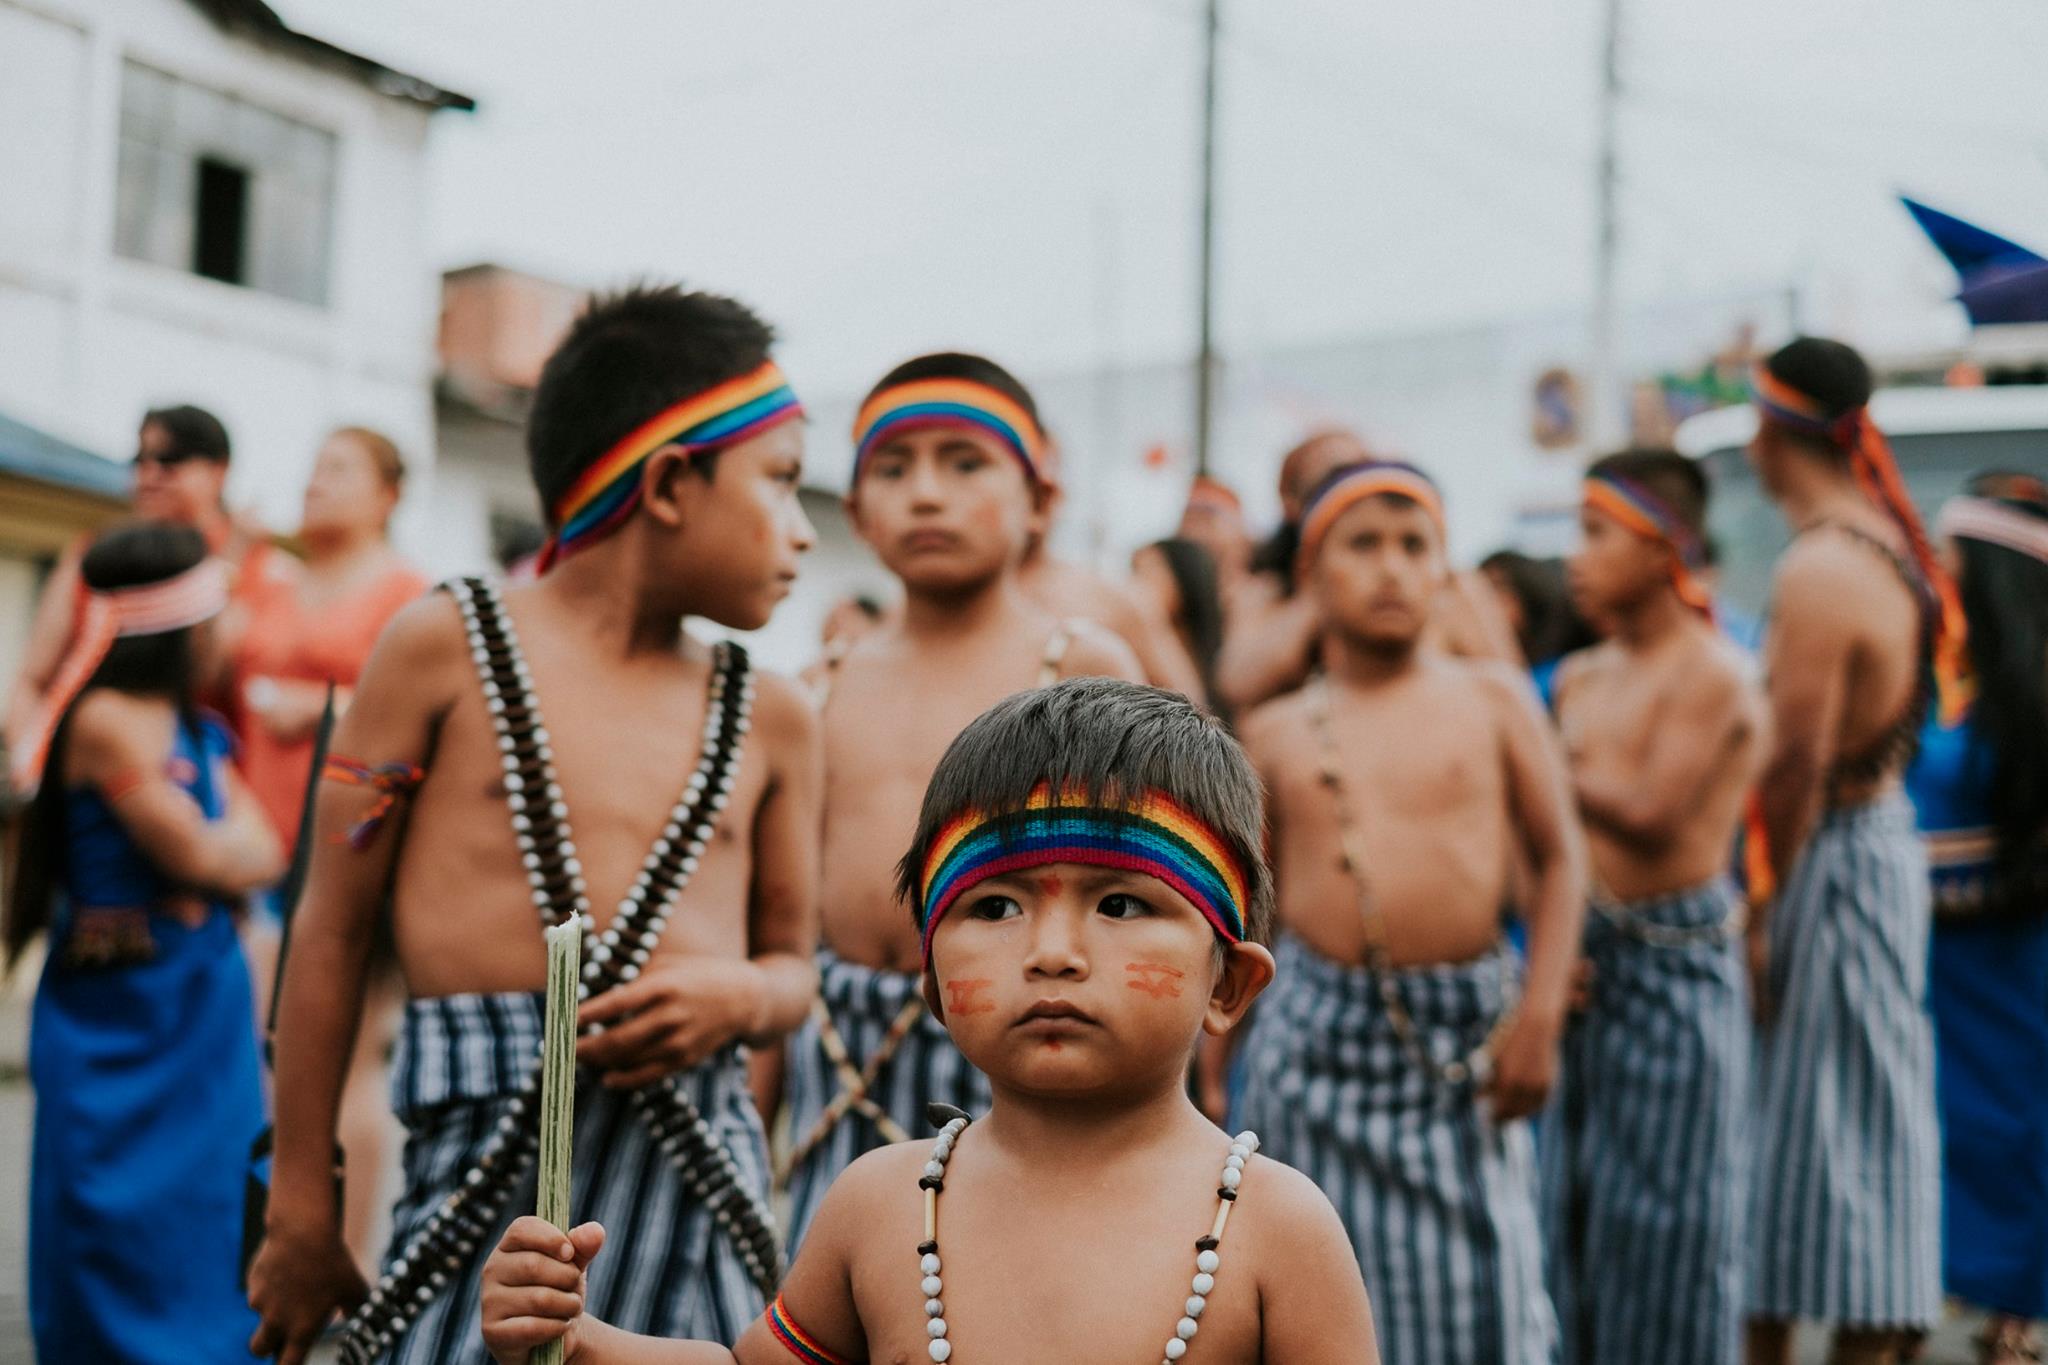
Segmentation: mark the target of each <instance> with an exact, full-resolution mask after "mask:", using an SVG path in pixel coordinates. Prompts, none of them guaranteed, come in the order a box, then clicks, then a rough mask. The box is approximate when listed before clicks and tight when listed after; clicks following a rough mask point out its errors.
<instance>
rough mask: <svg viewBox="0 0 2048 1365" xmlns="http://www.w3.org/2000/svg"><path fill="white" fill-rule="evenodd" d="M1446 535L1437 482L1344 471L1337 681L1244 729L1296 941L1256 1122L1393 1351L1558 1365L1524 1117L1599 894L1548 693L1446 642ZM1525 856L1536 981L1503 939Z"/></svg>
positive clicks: (1321, 583)
mask: <svg viewBox="0 0 2048 1365" xmlns="http://www.w3.org/2000/svg"><path fill="white" fill-rule="evenodd" d="M1444 541H1445V536H1444V514H1443V500H1442V496H1441V495H1440V494H1439V493H1438V491H1437V488H1436V485H1435V484H1434V483H1433V482H1432V481H1431V480H1430V479H1429V477H1428V476H1427V475H1425V474H1424V473H1423V472H1422V471H1421V470H1419V469H1417V468H1415V467H1414V466H1413V465H1409V464H1403V463H1398V462H1394V461H1365V462H1362V463H1358V464H1352V465H1347V466H1343V467H1340V468H1338V469H1337V470H1335V471H1333V472H1332V473H1330V474H1329V475H1328V476H1327V477H1326V478H1325V479H1324V480H1323V481H1322V483H1321V484H1320V485H1318V486H1317V487H1316V489H1315V490H1314V491H1313V492H1312V493H1311V494H1310V496H1309V497H1308V499H1307V501H1306V503H1305V505H1304V511H1303V515H1302V522H1301V543H1300V547H1299V550H1298V551H1297V553H1298V556H1299V558H1298V561H1297V562H1298V565H1299V570H1300V572H1299V582H1300V585H1301V591H1303V592H1306V593H1309V594H1311V597H1312V600H1313V601H1314V603H1315V604H1316V607H1317V610H1318V612H1319V614H1320V617H1321V621H1322V626H1321V640H1320V643H1319V646H1318V657H1319V658H1320V659H1321V671H1320V672H1319V673H1317V674H1314V675H1311V677H1310V679H1309V681H1308V683H1307V685H1306V686H1305V687H1303V688H1302V690H1301V691H1299V692H1297V693H1295V694H1293V695H1291V696H1288V697H1285V698H1282V699H1281V700H1279V701H1275V702H1270V703H1268V704H1267V705H1265V706H1263V707H1261V708H1259V709H1258V710H1256V711H1254V712H1252V713H1251V714H1250V715H1249V716H1247V717H1246V718H1245V721H1244V724H1243V729H1242V734H1243V736H1244V740H1245V748H1246V749H1247V751H1249V753H1250V754H1251V756H1252V760H1253V761H1254V762H1255V763H1256V764H1257V765H1258V768H1259V771H1260V773H1261V775H1262V776H1264V778H1265V779H1266V787H1267V791H1268V792H1269V794H1270V799H1271V801H1272V831H1273V833H1272V841H1273V843H1272V846H1273V850H1274V859H1275V866H1276V875H1277V877H1278V881H1279V890H1280V922H1281V924H1282V925H1283V926H1285V928H1286V930H1287V934H1288V936H1287V937H1286V938H1284V939H1283V940H1282V942H1281V944H1280V949H1279V958H1280V973H1281V975H1280V984H1279V986H1278V987H1277V988H1276V989H1275V990H1274V992H1273V993H1272V996H1271V998H1269V999H1268V1000H1267V1001H1266V1002H1265V1003H1264V1004H1263V1005H1262V1006H1261V1007H1260V1010H1259V1013H1258V1017H1257V1019H1256V1020H1255V1021H1254V1023H1253V1025H1252V1028H1251V1034H1250V1037H1249V1038H1248V1039H1247V1041H1246V1043H1245V1057H1244V1060H1245V1068H1244V1071H1245V1077H1246V1079H1245V1085H1244V1089H1243V1092H1242V1094H1241V1095H1240V1097H1239V1102H1238V1105H1237V1108H1236V1110H1235V1111H1234V1112H1235V1115H1236V1117H1234V1118H1233V1120H1232V1121H1233V1123H1241V1124H1242V1125H1243V1126H1245V1127H1247V1128H1254V1129H1257V1130H1258V1131H1259V1132H1260V1133H1261V1134H1262V1135H1263V1136H1264V1137H1265V1138H1266V1143H1267V1151H1268V1152H1269V1153H1271V1155H1272V1156H1273V1157H1274V1158H1275V1159H1277V1160H1280V1161H1284V1162H1286V1163H1287V1164H1289V1165H1291V1166H1294V1167H1296V1168H1298V1169H1300V1170H1303V1171H1306V1172H1307V1173H1308V1174H1309V1175H1310V1176H1312V1177H1314V1178H1315V1181H1316V1183H1317V1184H1318V1185H1320V1186H1321V1187H1322V1188H1323V1190H1324V1191H1325V1192H1327V1193H1328V1194H1329V1195H1330V1197H1331V1198H1332V1199H1334V1200H1335V1201H1336V1203H1337V1208H1338V1211H1339V1212H1340V1213H1341V1214H1342V1215H1343V1217H1344V1220H1345V1222H1346V1224H1347V1225H1348V1227H1349V1228H1350V1232H1351V1238H1352V1244H1353V1246H1354V1248H1355V1249H1356V1251H1357V1253H1358V1258H1359V1261H1360V1263H1361V1264H1362V1265H1363V1266H1364V1269H1365V1283H1366V1287H1367V1288H1368V1289H1370V1290H1371V1291H1372V1296H1373V1304H1374V1307H1375V1310H1376V1312H1377V1315H1378V1318H1379V1327H1380V1335H1381V1337H1382V1339H1383V1340H1384V1341H1385V1342H1386V1343H1387V1353H1388V1355H1389V1356H1390V1357H1392V1358H1393V1359H1396V1360H1403V1361H1428V1362H1430V1365H1542V1363H1543V1362H1546V1361H1548V1360H1550V1359H1552V1353H1553V1352H1554V1351H1555V1350H1556V1322H1555V1319H1554V1318H1553V1316H1552V1313H1551V1307H1550V1300H1549V1297H1548V1296H1547V1295H1546V1294H1545V1292H1544V1288H1543V1267H1542V1248H1541V1243H1540V1236H1539V1233H1538V1228H1537V1219H1536V1171H1535V1161H1534V1153H1533V1151H1532V1149H1531V1144H1530V1138H1529V1132H1528V1125H1527V1124H1525V1123H1522V1122H1519V1121H1518V1120H1521V1119H1524V1118H1526V1117H1528V1116H1529V1115H1531V1114H1533V1113H1535V1112H1536V1111H1537V1110H1538V1109H1540V1108H1541V1107H1542V1105H1543V1103H1544V1100H1545V1098H1546V1097H1547V1096H1548V1094H1549V1091H1550V1086H1551V1081H1552V1079H1553V1077H1554V1075H1555V1073H1556V1068H1557V1049H1558V1037H1559V1034H1560V1032H1561V1030H1562V1028H1563V1025H1564V1016H1565V1007H1566V1000H1567V996H1568V994H1569V987H1570V981H1571V975H1572V971H1573V965H1574V963H1575V962H1576V961H1577V958H1578V937H1579V925H1580V917H1581V916H1582V915H1583V914H1584V911H1585V899H1584V898H1585V877H1584V872H1583V870H1582V855H1581V853H1580V850H1579V845H1578V836H1577V832H1576V830H1575V828H1574V825H1573V821H1572V818H1571V808H1570V796H1569V792H1568V789H1567V785H1566V781H1567V779H1566V773H1565V766H1564V759H1563V755H1562V754H1560V753H1559V752H1558V751H1557V747H1556V743H1555V741H1554V740H1553V738H1552V737H1551V733H1550V727H1549V725H1548V724H1547V723H1546V721H1545V719H1544V718H1543V716H1542V715H1541V713H1540V712H1539V711H1538V709H1537V706H1536V701H1535V697H1534V695H1533V694H1532V693H1531V691H1530V689H1529V686H1528V683H1527V681H1526V680H1525V679H1524V678H1523V677H1522V676H1521V675H1520V674H1519V672H1518V671H1512V670H1510V669H1509V668H1508V666H1506V665H1502V664H1495V663H1477V662H1473V661H1470V660H1466V659H1460V658H1454V657H1452V656H1451V655H1449V654H1448V653H1445V652H1443V651H1441V650H1439V649H1436V648H1433V647H1430V646H1429V645H1427V644H1425V643H1424V640H1425V635H1426V633H1427V632H1428V629H1429V625H1430V621H1431V617H1432V612H1433V611H1434V609H1435V607H1436V604H1437V603H1439V602H1440V601H1441V594H1442V589H1443V584H1444V581H1445V578H1446V576H1447V574H1448V568H1447V565H1446V560H1445V549H1444ZM1518 853H1519V855H1520V857H1521V858H1522V860H1523V863H1524V865H1525V866H1526V867H1527V868H1528V869H1529V870H1530V875H1529V879H1528V883H1527V886H1526V890H1525V896H1524V899H1523V906H1524V909H1525V910H1526V912H1527V918H1528V924H1529V955H1528V970H1527V972H1526V975H1524V974H1522V973H1520V972H1518V970H1517V966H1516V959H1515V956H1514V954H1513V952H1512V951H1511V950H1510V949H1509V948H1508V947H1507V945H1506V944H1505V943H1504V942H1503V941H1502V939H1501V907H1502V905H1504V904H1505V903H1506V901H1507V897H1508V889H1509V888H1508V881H1509V869H1510V868H1511V867H1512V866H1513V865H1514V863H1515V860H1516V856H1517V854H1518ZM1518 977H1520V978H1521V979H1520V980H1518Z"/></svg>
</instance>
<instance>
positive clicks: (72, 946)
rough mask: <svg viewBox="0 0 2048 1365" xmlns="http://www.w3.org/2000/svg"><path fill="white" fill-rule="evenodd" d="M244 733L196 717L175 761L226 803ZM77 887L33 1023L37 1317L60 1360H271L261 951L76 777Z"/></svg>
mask: <svg viewBox="0 0 2048 1365" xmlns="http://www.w3.org/2000/svg"><path fill="white" fill-rule="evenodd" d="M229 747H230V746H229V740H228V738H227V735H226V732H225V731H224V730H223V729H222V728H221V727H220V725H219V724H218V723H217V722H215V721H211V720H209V721H207V722H205V723H204V724H203V725H202V726H201V728H200V730H199V731H198V732H197V733H196V734H194V733H188V732H187V731H186V730H185V729H184V728H183V727H180V729H179V733H178V738H177V741H176V745H175V747H174V749H173V751H172V756H171V760H170V773H171V776H172V778H173V780H175V781H177V782H178V783H179V785H180V786H182V787H184V788H185V789H186V790H187V791H189V792H190V793H191V794H192V796H193V797H194V799H195V800H197V801H198V802H199V805H200V807H201V809H203V810H204V811H205V813H206V816H207V818H208V819H209V820H217V819H219V818H221V816H222V815H223V814H224V813H225V807H226V797H225V784H224V781H223V766H224V764H225V762H226V760H227V756H228V753H229ZM65 803H66V805H65V830H64V845H65V860H64V861H65V874H64V880H63V887H64V895H63V897H62V898H61V901H60V903H59V905H58V906H57V907H55V914H54V916H53V924H52V929H51V934H50V957H49V962H48V965H47V966H46V967H45V968H44V971H43V977H42V982H41V985H40V987H39V988H38V989H37V992H36V998H35V1006H34V1011H33V1014H32V1016H31V1024H30V1035H29V1076H30V1079H31V1080H32V1081H33V1082H34V1084H35V1089H36V1113H35V1138H34V1143H35V1146H34V1154H33V1157H32V1162H31V1170H30V1177H29V1239H28V1242H29V1245H28V1252H29V1274H28V1279H29V1325H30V1328H31V1330H32V1332H33V1333H34V1336H35V1343H36V1352H37V1355H38V1357H39V1358H40V1359H42V1360H45V1361H51V1362H57V1361H63V1362H74V1361H75V1362H80V1363H81V1365H82V1363H83V1362H86V1361H91V1362H94V1365H128V1363H129V1362H134V1365H143V1363H144V1362H147V1363H148V1365H186V1363H187V1362H189V1363H190V1365H202V1363H203V1365H220V1362H223V1361H226V1362H241V1361H252V1360H253V1359H254V1358H253V1357H252V1356H250V1354H249V1352H248V1341H249V1336H250V1334H251V1333H253V1332H254V1331H255V1330H256V1316H255V1314H253V1313H252V1312H250V1311H249V1306H248V1304H247V1302H246V1301H245V1300H244V1298H243V1295H242V1291H241V1288H240V1284H239V1267H240V1257H241V1228H242V1200H243V1184H244V1179H245V1175H246V1171H247V1158H248V1152H249V1144H250V1142H251V1140H252V1139H253V1138H254V1137H255V1136H256V1134H257V1131H258V1130H259V1129H260V1128H261V1127H262V1124H263V1091H262V1080H261V1075H260V1070H259V1063H258V1057H257V1046H256V1029H255V1018H254V1013H253V1007H252V1005H251V1002H250V991H249V968H248V964H247V962H246V961H245V959H244V958H243V956H242V948H241V943H240V941H239V940H238V939H237V937H236V935H235V925H234V922H233V920H232V919H231V918H230V917H229V914H228V910H227V907H225V906H224V905H221V904H218V903H209V902H206V901H203V900H200V899H199V898H197V897H194V896H192V895H190V894H189V893H181V892H179V891H178V889H177V888H175V887H173V886H172V885H170V884H169V883H168V882H167V881H166V880H165V879H164V877H163V876H162V875H161V874H160V873H158V872H157V870H156V869H155V868H154V867H153V866H152V865H151V864H150V863H149V861H148V860H147V859H146V858H145V857H144V856H143V854H142V852H141V850H140V849H138V848H137V847H136V846H135V844H134V843H133V842H132V841H131V840H130V839H129V837H128V835H127V833H126V831H125V830H123V829H122V827H121V825H120V823H119V822H118V821H117V820H116V819H115V817H114V813H113V811H112V810H111V809H110V808H109V806H108V804H107V802H106V801H105V800H104V799H103V798H102V797H101V796H100V794H99V793H98V792H97V791H92V790H73V791H70V792H68V793H66V795H65Z"/></svg>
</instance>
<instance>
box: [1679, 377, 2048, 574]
mask: <svg viewBox="0 0 2048 1365" xmlns="http://www.w3.org/2000/svg"><path fill="white" fill-rule="evenodd" d="M1870 407H1871V415H1872V417H1873V418H1875V419H1876V421H1877V424H1878V426H1879V427H1880V428H1882V429H1883V430H1884V433H1885V435H1886V436H1887V437H1889V438H1890V440H1891V444H1892V450H1893V452H1894V454H1896V455H1897V457H1898V461H1899V470H1900V472H1901V473H1902V474H1904V475H1905V479H1906V486H1907V487H1908V488H1909V489H1911V490H1912V493H1913V500H1914V501H1915V502H1916V503H1918V504H1919V506H1920V512H1921V515H1923V516H1925V517H1927V518H1928V519H1929V520H1930V521H1932V519H1933V517H1934V514H1935V513H1936V512H1937V511H1938V510H1940V507H1941V504H1942V503H1943V502H1944V501H1946V500H1947V499H1948V498H1950V497H1951V496H1953V495H1954V494H1956V493H1958V492H1960V491H1962V487H1963V483H1964V481H1965V480H1966V479H1968V478H1969V477H1970V475H1972V474H1976V473H1979V472H1981V471H1983V470H1987V469H2007V470H2017V471H2021V472H2025V473H2031V474H2037V475H2039V476H2041V477H2042V478H2044V479H2048V385H2037V384H2014V385H2002V386H1996V385H1995V386H1992V387H1988V388H1932V387H1930V388H1897V389H1880V390H1879V391H1878V393H1877V395H1876V397H1875V398H1873V399H1872V400H1871V405H1870ZM1755 434H1756V410H1755V409H1754V408H1751V407H1750V406H1748V405H1747V404H1744V405H1742V406H1740V407H1732V408H1720V409H1717V410H1715V411H1713V412H1703V413H1701V414H1700V415H1699V416H1697V417H1694V418H1690V419H1688V420H1687V421H1686V422H1685V423H1684V424H1683V425H1681V426H1680V427H1679V428H1678V434H1677V437H1676V438H1675V442H1674V443H1675V444H1676V445H1677V447H1678V449H1679V450H1680V451H1682V452H1683V453H1685V454H1687V455H1690V456H1692V457H1694V458H1695V459H1698V460H1702V461H1704V462H1705V463H1706V466H1707V476H1708V478H1709V479H1711V480H1712V483H1713V501H1712V503H1711V506H1710V511H1709V515H1708V524H1709V528H1710V530H1711V531H1712V534H1713V537H1714V540H1715V542H1716V544H1717V546H1718V547H1719V550H1720V556H1721V592H1722V594H1723V595H1724V596H1725V597H1727V598H1728V599H1729V600H1730V601H1732V602H1733V603H1735V605H1737V606H1738V607H1740V608H1741V609H1743V610H1745V611H1749V612H1761V611H1762V610H1763V609H1764V605H1765V601H1764V599H1765V598H1766V597H1767V596H1768V594H1769V591H1770V581H1771V566H1772V564H1774V563H1775V562H1776V561H1777V558H1778V554H1779V552H1780V551H1782V550H1783V549H1784V548H1785V542H1786V540H1787V539H1788V535H1787V532H1786V530H1785V521H1784V518H1783V517H1781V516H1780V515H1779V514H1778V510H1777V508H1775V507H1773V506H1772V505H1771V503H1770V501H1769V500H1768V499H1767V498H1765V497H1764V495H1763V490H1762V489H1761V488H1760V487H1759V486H1758V484H1757V479H1756V475H1755V473H1754V472H1753V471H1752V470H1751V469H1750V467H1749V461H1748V459H1747V458H1746V457H1745V456H1744V454H1743V448H1744V447H1745V446H1747V445H1748V444H1749V439H1750V437H1751V436H1753V435H1755Z"/></svg>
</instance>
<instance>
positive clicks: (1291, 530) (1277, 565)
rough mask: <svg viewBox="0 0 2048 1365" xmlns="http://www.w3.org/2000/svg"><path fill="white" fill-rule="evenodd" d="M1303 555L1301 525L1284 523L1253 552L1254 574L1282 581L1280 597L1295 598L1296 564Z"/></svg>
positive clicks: (1290, 522)
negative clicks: (1269, 575)
mask: <svg viewBox="0 0 2048 1365" xmlns="http://www.w3.org/2000/svg"><path fill="white" fill-rule="evenodd" d="M1300 553H1301V523H1299V522H1294V521H1283V522H1281V523H1280V525H1279V526H1278V527H1276V528H1275V529H1274V531H1273V534H1272V535H1270V536H1267V537H1266V538H1265V539H1264V540H1263V541H1260V542H1259V544H1258V547H1257V548H1256V549H1254V550H1253V551H1252V562H1251V567H1252V572H1253V573H1264V574H1271V575H1273V576H1274V577H1275V578H1277V579H1279V580H1280V595H1281V596H1282V597H1292V596H1294V590H1295V587H1296V586H1297V585H1296V583H1295V581H1294V562H1295V560H1296V558H1297V557H1299V555H1300Z"/></svg>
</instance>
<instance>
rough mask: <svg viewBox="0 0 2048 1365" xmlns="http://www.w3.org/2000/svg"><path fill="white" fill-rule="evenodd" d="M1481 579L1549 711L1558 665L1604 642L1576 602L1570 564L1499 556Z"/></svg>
mask: <svg viewBox="0 0 2048 1365" xmlns="http://www.w3.org/2000/svg"><path fill="white" fill-rule="evenodd" d="M1479 574H1480V577H1481V579H1482V580H1483V581H1484V582H1485V583H1486V585H1487V587H1489V588H1491V589H1492V590H1493V594H1494V600H1495V603H1496V604H1497V606H1498V609H1499V612H1500V615H1501V619H1502V621H1503V622H1504V624H1505V625H1506V626H1507V628H1508V629H1509V630H1510V631H1511V632H1513V634H1514V637H1515V645H1516V647H1517V648H1518V649H1519V650H1520V651H1521V655H1522V659H1523V662H1525V663H1526V664H1527V665H1528V667H1529V676H1530V679H1531V680H1532V681H1533V682H1534V683H1535V684H1536V691H1537V693H1538V695H1540V696H1541V697H1542V698H1543V704H1544V706H1545V707H1546V708H1548V707H1549V706H1550V703H1551V684H1552V683H1553V682H1554V681H1555V679H1556V676H1557V666H1558V664H1559V663H1560V662H1561V661H1562V660H1563V659H1564V657H1565V655H1567V654H1570V653H1571V652H1572V651H1573V650H1578V649H1584V648H1586V647H1587V646H1588V645H1592V644H1597V643H1598V642H1599V639H1600V635H1599V632H1597V631H1595V630H1594V629H1593V627H1592V626H1591V625H1590V624H1588V623H1587V621H1586V618H1585V617H1584V616H1581V615H1580V614H1579V608H1578V606H1577V604H1576V603H1574V602H1573V601H1572V592H1571V586H1570V584H1568V583H1567V582H1566V581H1565V571H1564V561H1563V560H1559V559H1535V558H1532V557H1530V556H1529V555H1525V554H1523V553H1521V552H1520V551H1518V550H1496V551H1494V552H1493V553H1492V554H1490V555H1488V556H1487V557H1486V558H1485V559H1483V560H1481V561H1480V562H1479Z"/></svg>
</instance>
